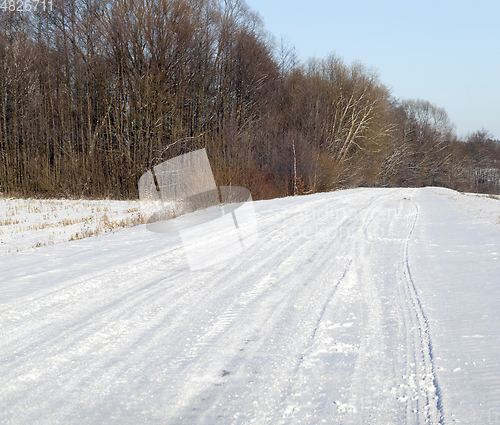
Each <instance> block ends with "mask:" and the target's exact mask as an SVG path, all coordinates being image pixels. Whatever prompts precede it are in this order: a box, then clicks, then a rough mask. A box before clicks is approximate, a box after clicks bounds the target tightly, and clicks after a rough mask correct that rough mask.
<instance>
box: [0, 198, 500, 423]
mask: <svg viewBox="0 0 500 425" xmlns="http://www.w3.org/2000/svg"><path fill="white" fill-rule="evenodd" d="M254 205H255V211H256V216H257V222H258V227H259V239H258V242H257V243H256V244H254V245H253V246H252V247H251V248H249V249H248V250H247V251H245V252H244V253H243V254H241V255H240V256H238V257H235V258H232V259H231V260H228V261H226V262H222V263H219V264H218V265H216V266H213V267H211V268H209V269H204V270H200V271H191V270H190V268H189V265H188V262H187V260H186V257H185V254H184V248H183V246H182V243H181V240H180V238H179V237H177V236H175V235H171V234H167V235H166V234H156V233H151V232H148V231H147V230H146V226H144V225H142V226H137V227H134V228H132V229H127V230H123V231H121V232H117V233H114V234H106V235H101V236H99V237H95V238H88V239H84V240H79V241H73V242H65V243H61V244H56V245H50V246H44V247H41V248H38V249H36V250H30V251H23V252H19V253H14V254H8V255H3V256H0V282H1V283H0V423H2V424H56V423H62V424H207V425H208V424H210V425H212V424H219V423H220V424H249V423H255V424H321V423H327V424H426V423H428V424H488V423H498V424H500V354H498V353H500V308H499V302H500V225H499V224H498V222H499V221H500V201H498V200H495V199H488V198H475V197H472V196H465V195H460V194H457V193H456V192H453V191H450V190H446V189H436V188H426V189H355V190H347V191H339V192H334V193H328V194H317V195H310V196H305V197H295V198H285V199H278V200H272V201H260V202H256V203H255V204H254ZM214 255H216V253H214Z"/></svg>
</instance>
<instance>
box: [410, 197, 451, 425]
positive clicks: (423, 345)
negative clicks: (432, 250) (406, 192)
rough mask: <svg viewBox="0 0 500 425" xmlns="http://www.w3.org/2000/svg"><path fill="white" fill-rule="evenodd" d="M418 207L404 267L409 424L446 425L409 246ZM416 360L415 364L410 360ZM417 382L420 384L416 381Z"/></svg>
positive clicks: (416, 215)
mask: <svg viewBox="0 0 500 425" xmlns="http://www.w3.org/2000/svg"><path fill="white" fill-rule="evenodd" d="M409 202H411V203H412V204H413V206H414V207H415V213H414V219H413V222H412V224H411V227H410V229H409V231H408V233H407V235H406V238H405V241H404V244H403V251H402V268H403V275H404V279H403V282H402V283H403V291H404V294H403V302H404V303H405V304H406V307H407V308H408V310H406V311H405V313H407V314H405V316H406V317H405V327H406V335H407V353H406V356H407V357H406V359H407V360H406V361H407V376H406V379H407V380H408V387H409V389H411V391H412V392H413V395H410V394H408V393H407V394H408V395H407V400H406V406H407V413H406V422H407V423H408V421H409V420H410V418H411V417H415V415H416V420H417V423H429V424H432V425H435V424H439V425H444V408H443V401H442V395H441V388H440V386H439V382H438V379H437V376H436V373H435V367H434V354H433V347H432V341H431V337H430V330H429V322H428V320H427V317H426V315H425V312H424V309H423V307H422V304H421V302H420V299H419V297H418V292H417V289H416V286H415V282H414V281H413V278H412V275H411V270H410V260H409V243H410V238H411V235H412V233H413V230H414V228H415V225H416V223H417V219H418V206H417V204H416V203H415V202H414V201H412V200H410V201H409ZM410 353H411V356H412V357H413V360H414V362H411V363H410V361H409V360H408V358H409V356H410ZM415 380H417V382H415ZM421 400H422V402H421ZM411 423H413V422H411Z"/></svg>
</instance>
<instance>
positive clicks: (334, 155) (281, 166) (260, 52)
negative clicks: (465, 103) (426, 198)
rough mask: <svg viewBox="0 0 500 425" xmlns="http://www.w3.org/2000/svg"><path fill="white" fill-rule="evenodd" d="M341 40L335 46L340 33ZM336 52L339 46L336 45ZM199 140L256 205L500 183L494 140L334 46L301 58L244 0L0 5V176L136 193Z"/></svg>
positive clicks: (55, 186) (45, 191)
mask: <svg viewBox="0 0 500 425" xmlns="http://www.w3.org/2000/svg"><path fill="white" fill-rule="evenodd" d="M332 43H334V40H333V41H332ZM332 47H334V46H332ZM202 147H205V148H206V150H207V153H208V155H209V158H210V161H211V164H212V168H213V171H214V175H215V177H216V181H217V183H218V184H219V185H238V186H244V187H247V188H248V189H250V191H251V193H252V196H253V197H254V199H265V198H273V197H279V196H287V195H292V194H304V193H313V192H317V191H324V190H331V189H336V188H344V187H356V186H377V187H386V186H412V187H413V186H415V187H418V186H424V185H434V186H446V187H450V188H453V189H458V190H462V191H472V192H482V193H500V142H499V141H495V140H492V138H491V137H490V136H489V134H488V132H487V131H485V130H480V131H477V132H476V133H474V134H471V135H469V136H468V137H467V140H459V139H458V138H457V136H456V135H455V133H454V129H453V125H452V123H451V122H450V120H449V118H448V116H447V114H446V112H445V111H444V110H443V109H441V108H439V107H436V106H434V105H432V104H430V103H429V102H427V101H423V100H399V99H394V98H393V97H392V96H391V93H390V90H389V89H388V88H387V87H386V86H384V85H383V84H382V83H381V82H380V81H379V79H378V77H377V75H376V74H375V73H373V72H371V71H369V70H367V69H366V68H365V67H363V65H361V64H350V65H348V64H346V63H344V62H343V61H342V59H341V58H339V57H336V56H334V55H332V56H330V57H328V58H326V59H317V60H310V61H309V62H308V63H307V64H301V63H299V62H298V61H297V59H296V55H295V53H294V50H293V48H290V47H289V46H288V45H287V44H286V43H284V42H281V43H276V42H274V41H273V39H272V37H271V36H270V35H269V34H267V33H266V31H265V28H264V27H263V25H262V23H261V22H260V20H259V18H258V17H257V16H256V15H255V14H254V13H253V12H252V11H251V10H249V9H248V7H247V6H246V5H245V3H244V2H243V1H239V0H226V1H218V0H113V1H107V0H58V1H57V2H54V4H53V10H50V11H49V10H47V11H45V12H44V11H43V10H38V11H36V12H31V13H20V12H17V11H15V12H9V11H6V12H4V13H2V14H0V186H1V189H2V191H3V193H4V194H7V195H10V196H43V197H92V198H103V197H107V198H114V199H124V198H136V197H137V196H138V195H137V181H138V179H139V178H140V176H141V175H142V174H143V173H144V172H145V171H146V170H148V169H149V168H151V167H152V166H154V165H156V164H158V163H160V162H162V161H164V160H166V159H169V158H172V157H174V156H177V155H180V154H182V153H185V152H189V151H192V150H194V149H199V148H202Z"/></svg>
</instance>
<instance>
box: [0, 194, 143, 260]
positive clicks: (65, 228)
mask: <svg viewBox="0 0 500 425" xmlns="http://www.w3.org/2000/svg"><path fill="white" fill-rule="evenodd" d="M130 204H131V203H130V202H129V203H120V202H119V201H88V200H80V201H68V200H38V199H13V198H8V199H1V198H0V244H7V246H9V245H12V248H11V249H9V250H7V251H6V252H7V253H8V252H11V250H14V251H19V250H20V249H24V248H26V247H28V248H38V247H41V246H46V245H52V244H54V243H57V242H64V241H68V240H79V239H84V238H88V237H92V236H97V235H100V234H102V233H107V232H111V231H116V230H119V229H124V228H128V227H133V226H136V225H139V224H143V223H145V222H146V217H145V215H144V214H143V213H142V212H141V209H140V207H139V206H138V203H133V204H136V205H137V206H134V205H130ZM28 239H30V240H32V241H33V242H31V243H30V245H29V246H26V242H27V240H28ZM16 245H17V246H21V248H19V247H16ZM0 246H1V245H0ZM4 246H5V245H4Z"/></svg>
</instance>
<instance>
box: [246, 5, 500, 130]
mask: <svg viewBox="0 0 500 425" xmlns="http://www.w3.org/2000/svg"><path fill="white" fill-rule="evenodd" d="M246 3H247V5H248V6H249V7H250V9H251V10H253V11H255V12H258V13H259V14H260V16H261V18H262V19H263V21H264V25H265V28H266V29H267V31H269V32H270V33H271V34H273V35H274V36H275V37H276V40H279V39H280V37H281V36H284V37H285V38H287V39H288V40H289V41H290V42H291V43H292V44H294V45H295V47H296V49H297V53H298V55H299V58H300V60H301V61H303V62H305V61H306V60H307V59H308V58H310V57H316V58H326V57H327V56H328V54H330V53H335V54H337V55H338V56H340V57H343V58H344V59H345V61H346V62H347V63H351V62H353V61H359V62H361V63H363V64H364V65H365V66H367V67H368V68H373V69H375V70H376V71H377V72H378V74H379V76H380V79H381V81H382V83H383V84H385V85H386V86H388V87H390V88H391V89H392V94H393V95H394V96H395V97H397V98H405V99H406V98H411V99H417V98H418V99H425V100H428V101H430V102H431V103H433V104H436V105H437V106H439V107H442V108H444V109H446V111H447V112H448V115H449V116H450V119H451V121H452V122H453V123H454V124H455V125H456V132H457V134H458V135H459V136H465V135H466V134H467V133H469V132H474V131H476V130H481V129H482V128H484V129H486V130H488V131H489V132H490V133H491V134H492V135H493V137H494V138H496V139H500V0H491V1H486V0H474V1H473V0H470V1H462V0H453V1H452V0H434V1H429V0H412V1H408V0H342V1H340V0H308V1H304V0H302V1H299V0H246Z"/></svg>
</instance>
